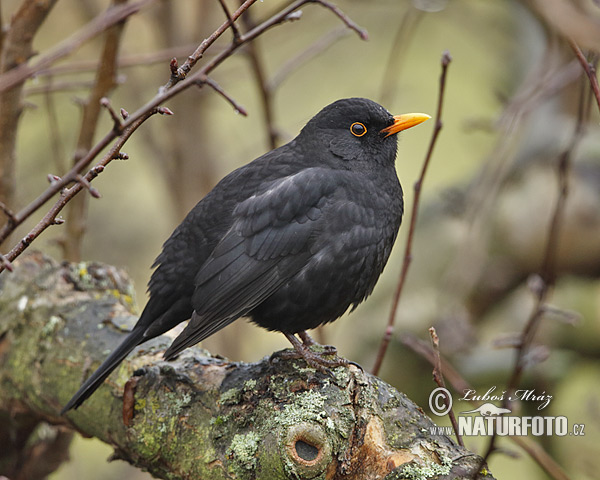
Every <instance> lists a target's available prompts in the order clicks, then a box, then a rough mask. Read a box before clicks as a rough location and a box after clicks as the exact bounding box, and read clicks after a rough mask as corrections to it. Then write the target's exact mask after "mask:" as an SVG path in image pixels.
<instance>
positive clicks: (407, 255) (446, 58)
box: [372, 51, 452, 375]
mask: <svg viewBox="0 0 600 480" xmlns="http://www.w3.org/2000/svg"><path fill="white" fill-rule="evenodd" d="M451 61H452V57H451V56H450V52H448V51H446V52H444V53H443V54H442V60H441V65H442V73H441V75H440V87H439V95H438V106H437V112H436V115H435V127H434V129H433V135H432V136H431V141H430V142H429V149H428V150H427V154H426V155H425V160H424V161H423V166H422V167H421V174H420V176H419V178H418V180H417V181H416V182H415V184H414V193H415V195H414V198H413V207H412V211H411V214H410V225H409V228H408V238H407V239H406V246H405V248H404V259H403V261H402V270H401V272H400V278H399V279H398V284H397V287H396V292H395V293H394V299H393V301H392V309H391V311H390V315H389V317H388V324H387V327H386V329H385V332H384V334H383V338H382V339H381V343H380V345H379V351H378V352H377V358H376V359H375V365H374V366H373V370H372V373H373V375H377V374H378V373H379V369H380V368H381V364H382V363H383V358H384V357H385V354H386V352H387V348H388V345H389V344H390V340H391V339H392V335H393V333H394V324H395V323H396V312H397V311H398V304H399V302H400V296H401V294H402V290H403V288H404V283H405V281H406V277H407V274H408V268H409V266H410V263H411V261H412V242H413V238H414V235H415V227H416V225H417V215H418V213H419V201H420V198H421V189H422V187H423V182H424V180H425V174H426V173H427V168H428V166H429V162H430V160H431V156H432V154H433V149H434V147H435V144H436V142H437V138H438V135H439V133H440V131H441V129H442V106H443V104H444V93H445V90H446V74H447V72H448V65H450V62H451Z"/></svg>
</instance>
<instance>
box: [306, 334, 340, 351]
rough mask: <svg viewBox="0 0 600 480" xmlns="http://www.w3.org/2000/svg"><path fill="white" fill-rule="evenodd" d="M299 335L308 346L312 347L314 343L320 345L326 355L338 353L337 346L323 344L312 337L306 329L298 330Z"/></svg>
mask: <svg viewBox="0 0 600 480" xmlns="http://www.w3.org/2000/svg"><path fill="white" fill-rule="evenodd" d="M298 336H299V337H300V340H302V343H304V345H305V346H306V347H311V346H312V345H319V346H321V347H323V349H324V350H325V352H323V354H324V355H337V348H335V347H334V346H333V345H321V344H320V343H319V342H317V341H316V340H315V339H314V338H312V337H311V336H310V335H309V334H308V332H307V331H306V330H302V331H301V332H298Z"/></svg>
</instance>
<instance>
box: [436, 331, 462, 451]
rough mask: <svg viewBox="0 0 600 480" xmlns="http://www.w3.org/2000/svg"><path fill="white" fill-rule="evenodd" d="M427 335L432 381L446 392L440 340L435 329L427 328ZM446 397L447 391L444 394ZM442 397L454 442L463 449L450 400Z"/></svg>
mask: <svg viewBox="0 0 600 480" xmlns="http://www.w3.org/2000/svg"><path fill="white" fill-rule="evenodd" d="M429 335H430V337H431V344H432V345H433V353H434V358H435V363H434V366H433V380H434V381H435V383H436V384H437V385H438V387H441V388H443V389H444V390H447V388H446V382H445V381H444V372H443V369H442V357H441V355H440V339H439V337H438V334H437V332H436V331H435V328H433V327H429ZM445 393H446V395H448V393H447V391H446V392H445ZM446 395H444V403H445V404H446V407H448V417H449V418H450V422H451V423H452V428H453V429H454V434H455V435H456V440H457V441H458V444H459V445H460V446H461V447H464V446H465V444H464V443H463V439H462V437H461V436H460V432H459V431H458V423H457V422H456V417H455V416H454V412H453V411H452V404H451V402H450V398H448V397H447V396H446Z"/></svg>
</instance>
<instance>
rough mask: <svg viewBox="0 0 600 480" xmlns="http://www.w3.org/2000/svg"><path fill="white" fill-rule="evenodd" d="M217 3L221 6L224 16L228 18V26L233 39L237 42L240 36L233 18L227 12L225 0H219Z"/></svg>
mask: <svg viewBox="0 0 600 480" xmlns="http://www.w3.org/2000/svg"><path fill="white" fill-rule="evenodd" d="M219 3H220V4H221V8H222V9H223V12H224V13H225V16H226V17H227V19H228V20H229V26H230V27H231V31H232V32H233V41H234V42H237V41H238V40H239V38H240V31H239V30H238V28H237V25H236V24H235V20H234V19H233V18H231V13H229V8H227V5H226V3H225V1H224V0H219Z"/></svg>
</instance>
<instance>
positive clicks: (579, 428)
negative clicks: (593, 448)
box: [429, 387, 585, 436]
mask: <svg viewBox="0 0 600 480" xmlns="http://www.w3.org/2000/svg"><path fill="white" fill-rule="evenodd" d="M495 389H496V387H492V388H490V389H489V390H488V391H487V392H486V393H485V394H484V395H477V392H476V391H475V390H465V392H464V393H465V395H464V396H463V397H461V398H460V399H459V400H463V401H485V403H483V404H482V405H480V406H479V407H477V408H474V409H471V410H466V411H462V412H460V415H459V416H458V417H457V426H458V433H459V435H461V436H472V435H480V436H491V435H498V436H507V435H508V436H524V435H533V436H542V435H557V436H566V435H574V436H583V435H585V425H583V424H580V423H576V424H573V425H572V426H569V421H568V419H567V417H564V416H522V417H521V416H513V415H510V414H511V413H512V411H511V410H510V409H509V408H504V407H500V406H497V405H495V404H494V403H492V402H491V401H488V400H492V401H502V400H504V395H506V392H502V394H501V395H494V394H493V392H494V390H495ZM516 399H518V400H521V401H531V402H533V401H535V402H540V405H539V406H538V410H542V409H544V408H545V407H547V406H548V405H549V404H550V401H551V400H552V396H551V395H547V394H546V393H545V392H544V393H543V394H541V395H539V394H536V393H535V391H534V390H521V391H517V392H515V394H514V395H513V396H512V397H509V400H516ZM452 405H453V399H452V395H451V394H450V392H449V391H448V390H447V389H445V388H441V387H440V388H436V389H435V390H434V391H433V392H431V395H430V396H429V408H430V409H431V411H432V413H433V414H434V415H437V416H444V415H446V414H447V413H448V412H449V411H450V409H451V408H452ZM432 430H434V431H432V432H431V433H432V434H433V435H446V436H450V435H453V434H454V433H455V432H454V430H453V428H452V427H438V426H436V427H432Z"/></svg>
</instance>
